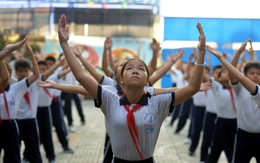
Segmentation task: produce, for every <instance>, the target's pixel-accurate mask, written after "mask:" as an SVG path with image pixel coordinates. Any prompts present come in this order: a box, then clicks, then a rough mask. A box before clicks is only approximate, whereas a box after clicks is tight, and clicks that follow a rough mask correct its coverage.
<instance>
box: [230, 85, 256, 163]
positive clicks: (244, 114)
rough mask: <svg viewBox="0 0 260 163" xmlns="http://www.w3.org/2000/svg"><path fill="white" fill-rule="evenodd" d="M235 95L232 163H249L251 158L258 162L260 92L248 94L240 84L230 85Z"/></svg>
mask: <svg viewBox="0 0 260 163" xmlns="http://www.w3.org/2000/svg"><path fill="white" fill-rule="evenodd" d="M231 86H232V88H233V90H234V92H235V94H236V95H237V99H238V101H237V103H238V105H237V125H238V130H237V134H236V140H235V149H234V155H233V162H234V163H247V162H248V163H249V162H250V160H251V158H252V157H255V158H256V161H257V162H260V122H259V119H260V92H259V89H260V87H259V85H257V87H256V92H255V93H253V94H250V93H249V92H248V91H247V90H246V89H245V88H244V87H243V85H242V84H241V83H235V84H231Z"/></svg>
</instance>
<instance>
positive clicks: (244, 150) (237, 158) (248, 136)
mask: <svg viewBox="0 0 260 163" xmlns="http://www.w3.org/2000/svg"><path fill="white" fill-rule="evenodd" d="M252 157H255V159H256V162H260V133H249V132H246V131H244V130H242V129H238V130H237V134H236V140H235V150H234V155H233V163H249V162H250V160H251V158H252Z"/></svg>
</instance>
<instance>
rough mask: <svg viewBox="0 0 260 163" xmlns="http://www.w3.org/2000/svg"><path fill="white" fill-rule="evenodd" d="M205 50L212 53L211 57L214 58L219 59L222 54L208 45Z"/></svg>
mask: <svg viewBox="0 0 260 163" xmlns="http://www.w3.org/2000/svg"><path fill="white" fill-rule="evenodd" d="M206 48H207V50H208V51H209V52H210V53H212V54H213V55H215V56H216V57H218V58H220V57H221V56H222V53H221V52H220V51H218V50H217V49H215V48H212V47H210V46H209V45H206Z"/></svg>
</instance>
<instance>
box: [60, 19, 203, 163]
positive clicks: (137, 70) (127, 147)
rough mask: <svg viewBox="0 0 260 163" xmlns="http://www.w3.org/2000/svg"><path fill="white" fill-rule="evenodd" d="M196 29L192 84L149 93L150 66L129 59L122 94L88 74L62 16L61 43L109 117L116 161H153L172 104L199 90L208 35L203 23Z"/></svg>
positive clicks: (124, 67) (85, 84) (73, 69)
mask: <svg viewBox="0 0 260 163" xmlns="http://www.w3.org/2000/svg"><path fill="white" fill-rule="evenodd" d="M197 28H198V30H199V32H200V37H199V38H200V39H199V40H200V43H199V45H198V48H199V54H198V57H197V60H196V68H195V70H194V74H195V75H193V77H192V79H191V82H190V84H189V85H187V86H185V87H183V88H181V89H179V90H177V91H176V92H172V93H166V94H162V95H158V96H149V95H146V94H145V92H144V86H145V85H146V84H148V82H149V81H148V69H147V66H146V65H145V63H144V62H143V61H141V60H139V59H130V60H128V61H127V62H126V63H125V64H124V66H123V68H122V71H121V76H122V80H121V84H122V85H123V88H124V92H125V95H124V96H123V97H119V96H118V95H116V94H115V93H113V92H111V91H109V90H106V89H105V88H102V87H101V86H100V85H99V84H98V83H97V82H96V81H95V80H93V79H92V78H91V77H89V76H87V75H86V74H85V72H84V71H83V69H82V68H81V66H80V64H79V63H78V61H77V59H76V57H75V56H74V54H73V52H72V50H71V49H70V47H69V45H68V40H69V26H68V25H67V24H66V16H65V15H61V16H60V19H59V27H58V34H59V41H60V45H61V47H62V50H63V52H64V54H65V57H66V59H67V61H68V64H69V66H70V68H71V70H72V72H73V73H74V75H75V77H76V79H77V80H78V81H79V82H80V83H81V84H82V86H83V87H84V88H85V89H86V90H87V91H88V92H89V94H90V95H91V96H92V97H93V98H94V99H96V100H97V104H99V105H100V107H101V110H102V112H103V113H104V115H105V117H106V119H107V122H108V126H109V127H108V129H109V133H110V138H111V144H112V149H113V152H114V163H117V162H128V161H140V162H151V163H152V162H154V161H153V153H154V148H155V144H156V142H157V139H158V136H159V131H160V127H161V125H162V122H163V120H164V119H165V118H166V117H167V115H168V112H169V108H170V106H172V105H177V104H179V103H181V102H182V101H184V100H186V99H187V98H189V97H191V96H192V95H194V94H195V93H196V92H197V91H199V89H200V84H201V80H202V74H203V70H204V55H205V36H204V32H203V29H202V27H201V25H200V23H198V24H197ZM135 121H136V123H135ZM136 124H137V126H136ZM127 126H128V127H127ZM119 135H120V136H119Z"/></svg>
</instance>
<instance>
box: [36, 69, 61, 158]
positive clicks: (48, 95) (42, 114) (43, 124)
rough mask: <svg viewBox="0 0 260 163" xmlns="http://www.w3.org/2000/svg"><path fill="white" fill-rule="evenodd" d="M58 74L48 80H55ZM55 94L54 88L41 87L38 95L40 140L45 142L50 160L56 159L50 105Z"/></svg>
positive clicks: (44, 145) (45, 148)
mask: <svg viewBox="0 0 260 163" xmlns="http://www.w3.org/2000/svg"><path fill="white" fill-rule="evenodd" d="M55 78H57V75H56V74H54V75H52V76H50V77H49V78H48V79H47V80H51V81H54V80H55ZM53 99H54V96H53V89H48V88H42V87H41V88H40V89H39V96H38V109H37V121H38V126H39V135H40V141H41V143H42V144H43V147H44V150H45V153H46V157H47V158H48V159H49V160H54V159H55V152H54V145H53V139H52V131H51V129H52V118H51V111H50V105H51V102H52V100H53Z"/></svg>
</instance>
